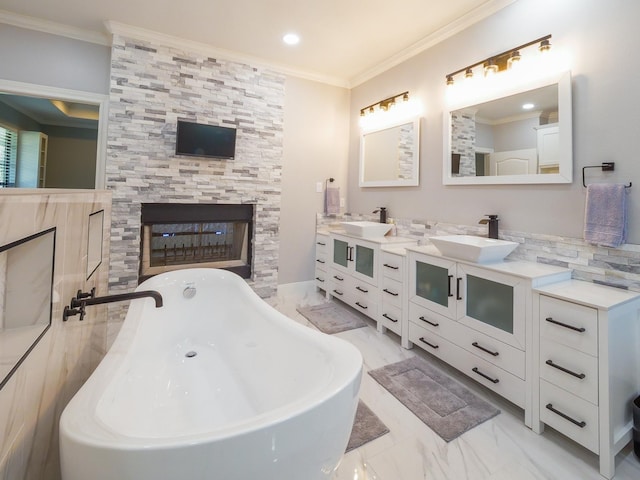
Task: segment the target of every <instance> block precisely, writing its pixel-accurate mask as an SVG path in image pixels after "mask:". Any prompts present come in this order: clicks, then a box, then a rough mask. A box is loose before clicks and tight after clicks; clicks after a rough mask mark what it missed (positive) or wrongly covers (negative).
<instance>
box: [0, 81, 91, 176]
mask: <svg viewBox="0 0 640 480" xmlns="http://www.w3.org/2000/svg"><path fill="white" fill-rule="evenodd" d="M98 121H99V105H96V104H87V103H81V102H73V101H68V100H60V99H56V98H42V97H36V96H29V95H19V94H14V93H8V92H1V91H0V174H2V175H1V178H0V188H8V187H18V188H42V187H47V188H91V189H92V188H94V187H95V181H96V161H97V151H98Z"/></svg>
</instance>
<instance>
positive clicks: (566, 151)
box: [444, 73, 573, 184]
mask: <svg viewBox="0 0 640 480" xmlns="http://www.w3.org/2000/svg"><path fill="white" fill-rule="evenodd" d="M556 82H557V83H556ZM445 121H446V123H447V125H446V127H447V129H446V130H445V131H447V132H448V134H447V137H446V139H445V140H446V141H445V145H446V146H445V152H447V155H446V157H445V165H444V168H445V170H444V183H445V184H482V183H485V184H491V183H493V184H498V183H570V182H571V180H572V178H571V176H572V173H571V172H572V163H573V160H572V148H571V136H572V133H571V132H572V126H571V80H570V75H569V74H568V73H566V74H563V75H562V76H561V77H560V79H559V80H554V82H553V83H548V84H545V85H542V86H540V87H538V88H531V89H527V90H525V91H521V92H517V93H514V94H512V95H507V96H504V97H500V98H494V99H491V100H490V101H486V102H482V103H477V104H474V105H465V106H462V107H460V108H456V109H454V110H451V111H450V112H448V115H446V116H445Z"/></svg>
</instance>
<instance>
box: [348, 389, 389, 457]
mask: <svg viewBox="0 0 640 480" xmlns="http://www.w3.org/2000/svg"><path fill="white" fill-rule="evenodd" d="M385 433H389V429H388V428H387V426H386V425H385V424H384V423H382V420H380V419H379V418H378V416H377V415H376V414H375V413H373V412H372V411H371V409H370V408H369V407H367V406H366V405H365V403H364V402H363V401H362V400H358V409H357V410H356V418H355V420H354V422H353V429H352V430H351V437H349V443H348V444H347V449H346V450H345V451H344V452H345V453H347V452H350V451H351V450H353V449H354V448H358V447H361V446H362V445H364V444H365V443H369V442H370V441H371V440H375V439H376V438H378V437H381V436H382V435H384V434H385Z"/></svg>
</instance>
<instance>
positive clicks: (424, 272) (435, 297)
mask: <svg viewBox="0 0 640 480" xmlns="http://www.w3.org/2000/svg"><path fill="white" fill-rule="evenodd" d="M455 272H456V264H455V262H452V261H451V260H447V259H443V258H436V257H427V256H422V255H416V256H415V257H412V259H411V263H410V264H409V275H410V289H411V290H410V296H411V300H412V301H413V302H415V303H417V304H418V305H421V306H423V307H425V308H428V309H429V310H431V311H434V312H436V313H439V314H441V315H445V316H447V317H449V318H455V315H456V297H455V292H456V279H455Z"/></svg>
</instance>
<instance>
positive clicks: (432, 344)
mask: <svg viewBox="0 0 640 480" xmlns="http://www.w3.org/2000/svg"><path fill="white" fill-rule="evenodd" d="M420 341H421V342H422V343H425V344H427V345H429V346H430V347H431V348H440V345H436V344H434V343H429V342H427V341H426V340H425V339H424V337H420Z"/></svg>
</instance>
